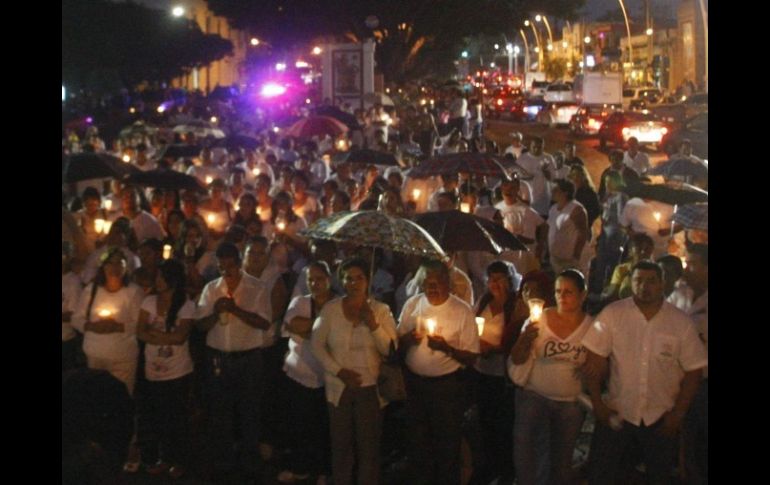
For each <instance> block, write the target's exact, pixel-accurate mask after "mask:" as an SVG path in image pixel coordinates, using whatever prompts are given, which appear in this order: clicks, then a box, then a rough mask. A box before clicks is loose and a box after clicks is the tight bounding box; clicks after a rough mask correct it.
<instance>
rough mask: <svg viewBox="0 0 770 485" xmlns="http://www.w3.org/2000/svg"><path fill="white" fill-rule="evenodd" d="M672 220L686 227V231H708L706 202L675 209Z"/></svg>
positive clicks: (707, 207)
mask: <svg viewBox="0 0 770 485" xmlns="http://www.w3.org/2000/svg"><path fill="white" fill-rule="evenodd" d="M672 220H673V221H674V222H676V223H679V224H681V225H683V226H684V227H686V228H687V229H696V230H699V231H706V232H708V230H709V205H708V202H705V203H702V204H687V205H683V206H681V207H677V209H676V212H675V213H674V217H673V218H672Z"/></svg>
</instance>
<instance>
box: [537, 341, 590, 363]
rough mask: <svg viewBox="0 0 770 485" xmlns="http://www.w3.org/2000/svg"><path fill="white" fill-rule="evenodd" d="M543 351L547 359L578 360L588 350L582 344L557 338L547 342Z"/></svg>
mask: <svg viewBox="0 0 770 485" xmlns="http://www.w3.org/2000/svg"><path fill="white" fill-rule="evenodd" d="M543 351H544V352H543V354H544V356H545V358H546V359H556V360H563V361H577V360H579V359H580V356H581V355H582V354H583V353H585V352H586V349H585V347H583V346H582V345H574V344H571V343H569V342H557V341H556V340H549V341H547V342H546V343H545V347H544V349H543ZM570 354H571V355H570Z"/></svg>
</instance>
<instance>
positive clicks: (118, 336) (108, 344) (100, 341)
mask: <svg viewBox="0 0 770 485" xmlns="http://www.w3.org/2000/svg"><path fill="white" fill-rule="evenodd" d="M92 285H93V283H92V284H91V285H88V286H86V287H85V289H84V290H83V291H82V292H81V293H80V299H79V300H78V305H77V309H76V310H75V312H74V314H73V315H72V326H73V327H74V328H76V329H77V330H78V331H79V332H81V333H83V352H85V354H86V355H87V356H89V357H93V358H97V359H106V360H110V361H113V362H121V361H133V360H136V358H137V357H138V355H139V344H138V343H137V341H136V322H137V321H138V319H139V307H140V305H141V303H142V297H143V296H144V292H143V291H142V288H141V287H139V286H136V285H133V284H131V285H129V286H125V287H123V288H121V289H120V290H118V291H116V292H114V293H113V292H109V291H107V290H106V289H105V288H104V287H102V286H100V287H98V289H97V290H96V295H94V301H93V304H92V305H91V314H90V316H89V315H86V311H87V310H88V302H89V301H90V300H91V291H92V290H91V287H92ZM105 310H106V311H109V312H111V315H110V318H112V319H114V320H115V321H116V322H119V323H122V324H123V325H124V328H123V331H122V332H114V333H96V332H86V331H85V324H86V322H87V321H98V320H100V317H99V312H101V311H105Z"/></svg>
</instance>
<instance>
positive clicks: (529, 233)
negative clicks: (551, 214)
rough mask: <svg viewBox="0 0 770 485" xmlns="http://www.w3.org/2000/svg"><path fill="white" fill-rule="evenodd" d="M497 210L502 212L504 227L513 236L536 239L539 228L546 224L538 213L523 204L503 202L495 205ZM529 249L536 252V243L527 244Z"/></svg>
mask: <svg viewBox="0 0 770 485" xmlns="http://www.w3.org/2000/svg"><path fill="white" fill-rule="evenodd" d="M495 209H497V210H499V211H500V215H502V216H503V225H504V226H505V228H506V229H508V231H509V232H510V233H511V234H513V235H520V236H524V237H526V238H528V239H535V236H536V235H537V227H538V226H539V225H541V224H542V223H543V222H545V220H544V219H543V218H542V217H540V214H538V213H537V211H535V210H534V209H533V208H532V207H530V206H528V205H527V204H525V203H523V202H516V203H515V204H512V205H508V204H506V202H505V201H504V200H501V201H500V202H498V203H497V204H495ZM527 247H528V248H529V249H530V250H531V251H534V249H535V243H534V242H533V243H530V244H527Z"/></svg>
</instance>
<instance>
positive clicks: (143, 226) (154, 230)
mask: <svg viewBox="0 0 770 485" xmlns="http://www.w3.org/2000/svg"><path fill="white" fill-rule="evenodd" d="M119 217H125V218H127V219H129V220H130V221H131V229H133V230H134V234H136V240H137V241H139V242H142V241H144V240H145V239H149V238H151V237H154V238H156V239H160V240H161V241H162V240H163V239H165V237H166V234H165V232H164V231H163V227H162V226H161V225H160V222H158V219H157V218H156V217H155V216H154V215H152V214H150V213H149V212H147V211H139V214H137V215H136V217H134V218H133V219H131V218H130V217H128V216H127V215H125V214H123V211H119V212H116V213H115V214H113V215H112V216H111V219H112V221H113V222H115V221H116V220H117V219H118V218H119Z"/></svg>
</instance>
